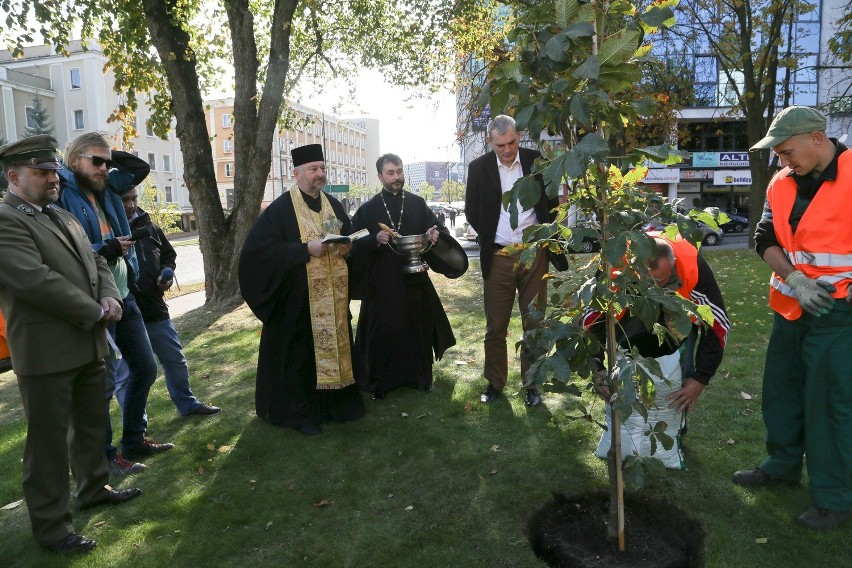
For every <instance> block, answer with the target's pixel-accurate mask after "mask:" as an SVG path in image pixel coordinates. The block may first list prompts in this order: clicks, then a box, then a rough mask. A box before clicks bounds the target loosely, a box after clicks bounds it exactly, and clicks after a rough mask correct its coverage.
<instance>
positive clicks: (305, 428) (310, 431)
mask: <svg viewBox="0 0 852 568" xmlns="http://www.w3.org/2000/svg"><path fill="white" fill-rule="evenodd" d="M295 428H296V430H298V431H299V432H301V433H302V434H304V435H305V436H316V435H318V434H322V428H320V426H319V424H303V425H301V426H297V427H295Z"/></svg>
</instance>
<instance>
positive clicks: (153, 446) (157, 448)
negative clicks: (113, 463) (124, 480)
mask: <svg viewBox="0 0 852 568" xmlns="http://www.w3.org/2000/svg"><path fill="white" fill-rule="evenodd" d="M174 447H175V445H174V444H172V443H171V442H166V443H164V444H160V443H158V442H152V441H151V440H147V439H146V440H145V441H143V442H142V443H141V444H139V445H138V446H134V447H132V448H125V449H124V451H123V452H122V455H124V457H125V459H128V460H135V459H136V458H142V457H145V456H153V455H156V454H162V453H163V452H167V451H169V450H171V449H172V448H174Z"/></svg>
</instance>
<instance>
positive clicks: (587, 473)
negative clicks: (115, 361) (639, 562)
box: [0, 249, 852, 568]
mask: <svg viewBox="0 0 852 568" xmlns="http://www.w3.org/2000/svg"><path fill="white" fill-rule="evenodd" d="M705 250H707V249H705ZM706 254H707V258H708V260H709V261H710V263H711V265H712V266H713V267H714V269H715V271H716V275H717V278H718V279H719V282H720V285H721V286H722V289H723V292H725V298H726V302H727V305H728V310H729V315H730V317H731V320H732V322H733V328H732V330H731V334H730V338H729V343H728V349H727V352H726V357H725V361H724V362H723V364H722V367H721V369H720V371H719V373H718V374H717V376H716V377H715V379H714V381H713V382H712V383H711V386H710V387H709V388H708V389H707V390H705V394H704V395H703V397H702V399H701V401H700V403H699V406H698V408H697V410H696V411H695V413H694V414H693V415H692V419H691V422H690V434H689V436H688V438H687V446H686V460H687V465H688V467H689V469H688V470H687V471H683V472H666V473H665V474H664V475H663V476H661V477H658V478H655V479H652V480H651V481H650V482H649V483H648V484H647V485H646V487H645V488H644V489H643V491H646V492H648V493H650V494H654V495H659V496H663V497H666V498H668V499H670V500H672V501H674V502H676V503H677V504H679V505H681V506H682V507H683V508H685V509H686V510H687V511H689V512H691V514H693V515H694V516H695V517H696V518H698V519H700V520H701V521H703V522H704V524H705V526H706V528H707V531H708V534H709V539H708V547H709V549H708V556H707V557H708V561H709V562H708V565H709V566H713V567H716V566H726V567H740V566H743V567H753V566H773V567H785V566H789V567H800V566H814V567H816V566H848V565H851V564H852V552H850V551H852V525H849V526H846V527H844V528H842V529H840V530H838V531H834V532H831V533H827V534H818V533H812V532H808V531H806V530H805V529H802V528H799V527H798V526H797V525H796V524H795V522H794V519H795V517H796V515H798V514H799V513H801V512H802V511H803V510H805V509H806V508H807V507H808V505H809V502H808V495H807V491H806V486H802V487H800V488H778V489H771V490H757V491H748V490H745V489H743V488H740V487H737V486H734V485H733V484H732V483H731V482H730V476H731V473H732V472H733V471H734V470H736V469H738V468H742V467H753V466H754V465H756V464H757V463H758V462H759V461H760V460H761V459H762V457H763V434H764V432H763V424H762V420H761V415H760V383H761V374H762V369H763V356H764V352H765V346H766V341H767V337H768V332H769V326H770V322H771V316H770V312H769V309H768V307H767V306H766V286H767V284H766V283H767V281H768V275H769V273H768V270H767V269H766V268H765V267H764V265H763V264H762V263H761V262H760V261H759V259H757V257H756V256H755V255H754V254H753V253H750V252H748V251H714V250H708V252H707V253H706ZM433 279H434V280H435V282H436V284H437V285H438V288H439V293H440V294H441V296H442V298H443V300H444V303H445V305H446V307H447V311H448V313H449V315H450V319H451V321H452V323H453V326H454V330H455V333H456V337H457V339H458V341H459V345H458V346H456V347H454V348H453V349H451V350H450V351H449V352H448V353H447V354H446V356H445V358H444V360H443V361H441V362H440V363H438V364H437V365H436V367H435V388H434V390H433V391H432V392H430V393H423V392H419V391H413V390H408V389H406V390H402V391H394V392H392V393H391V394H390V395H389V396H388V398H387V399H386V400H384V401H380V402H374V401H372V400H370V399H369V398H367V400H366V401H365V402H366V404H367V415H366V417H365V418H363V419H362V420H360V421H357V422H354V423H350V424H344V425H329V426H326V427H325V429H324V433H323V434H322V435H321V436H319V437H313V438H308V437H305V436H303V435H301V434H299V433H297V432H295V431H294V430H282V429H278V428H273V427H271V426H269V425H267V424H265V423H263V422H261V421H260V420H258V419H257V418H256V417H255V415H254V366H255V361H256V351H257V344H258V340H259V329H260V327H259V324H258V322H257V321H256V320H255V319H254V318H253V316H252V315H251V313H250V312H249V311H248V310H247V309H246V308H245V307H243V308H240V309H238V310H236V311H234V312H232V313H227V314H221V313H216V312H215V311H210V310H207V309H206V308H201V309H198V310H195V311H194V312H191V313H189V314H187V315H185V316H183V317H182V318H179V319H178V320H177V323H178V327H179V329H180V330H181V334H182V338H183V340H184V345H185V347H186V351H187V355H188V357H189V360H190V364H191V369H192V377H193V378H192V386H193V389H194V391H195V393H196V395H198V396H199V398H201V399H202V400H204V401H208V402H212V403H214V404H217V405H220V406H222V407H223V411H222V412H221V413H220V414H219V415H217V416H214V417H212V418H207V419H196V418H191V419H185V418H181V417H180V416H179V415H178V414H177V412H176V411H175V410H174V407H173V406H172V404H171V401H170V400H169V399H168V395H167V393H166V389H165V386H164V385H163V382H162V379H158V382H157V384H156V385H155V387H154V389H153V391H152V394H151V397H150V401H149V408H148V413H149V426H150V427H149V434H150V436H151V437H152V438H153V439H155V440H161V441H165V440H169V441H173V442H175V444H176V446H177V448H176V449H175V450H173V451H172V452H169V453H168V454H165V455H162V456H158V457H155V458H152V459H150V460H148V462H147V463H148V469H147V471H145V472H144V473H142V474H140V475H136V476H133V477H131V478H129V479H125V480H116V482H115V484H116V486H120V487H127V486H131V485H138V486H139V487H142V489H143V491H144V493H143V495H142V496H141V497H140V498H139V499H137V500H135V501H133V502H132V503H129V504H127V505H123V506H119V507H112V508H103V507H102V508H96V509H93V510H88V511H84V512H76V511H75V513H74V523H75V527H76V528H77V530H78V531H79V532H81V533H83V534H86V535H88V536H91V537H93V538H96V539H97V540H98V543H99V544H98V548H97V549H96V550H95V551H94V552H93V553H92V554H90V555H88V556H86V557H84V558H76V559H71V560H59V559H57V557H55V556H54V555H52V554H50V553H47V552H44V551H42V550H41V549H39V548H38V547H37V546H36V545H35V543H34V541H33V539H32V536H31V534H30V528H29V520H28V518H27V515H26V511H25V508H24V506H23V505H21V506H19V507H17V508H14V509H11V510H2V511H0V566H3V567H8V566H27V567H29V566H56V565H63V566H65V565H67V566H86V567H87V568H89V567H93V568H97V567H102V566H133V567H134V568H142V567H146V566H151V567H159V566H181V565H183V566H202V565H206V566H235V567H237V566H239V567H243V566H276V567H277V566H311V567H314V566H321V567H325V566H328V567H350V566H351V567H355V566H363V567H376V566H382V567H384V566H394V567H396V566H411V567H429V566H434V567H468V566H483V567H486V566H487V567H494V566H512V567H515V566H522V567H523V566H540V565H542V564H541V563H540V562H539V561H538V560H537V559H536V558H535V556H534V555H533V554H532V553H531V551H530V549H529V546H528V544H527V539H526V537H525V534H524V524H525V522H526V519H527V518H528V516H529V515H530V513H531V512H532V511H534V510H535V509H536V508H537V507H539V506H540V505H541V504H542V503H543V502H544V501H546V500H547V499H548V498H549V496H550V494H551V493H552V492H565V493H572V492H576V491H584V490H588V489H604V488H605V487H606V483H607V482H606V473H605V469H604V464H603V463H602V462H601V461H600V460H598V459H596V458H594V456H593V455H592V452H593V450H594V446H595V444H596V442H597V437H598V435H599V431H598V430H596V428H595V427H594V426H593V425H591V424H589V423H586V422H578V421H575V420H572V419H571V418H570V416H569V415H568V413H567V412H566V410H564V408H563V406H564V401H565V398H564V397H563V395H562V394H560V393H559V392H558V389H556V388H550V387H546V388H545V389H544V390H545V396H544V405H543V406H541V407H538V408H533V409H527V408H526V407H525V406H524V404H523V400H522V397H520V396H517V391H514V392H509V390H510V389H507V394H508V396H506V397H503V398H501V399H498V401H497V402H496V403H494V404H493V405H490V406H486V405H482V404H480V403H479V401H478V399H479V393H480V392H481V391H482V390H483V388H484V385H485V383H484V380H482V379H481V377H480V374H481V366H482V344H481V342H482V337H483V334H484V322H483V317H482V293H481V279H480V275H479V264H478V262H473V263H472V265H471V270H470V271H469V272H468V274H466V275H465V276H464V277H463V278H461V279H459V280H457V281H449V280H446V279H444V278H443V277H440V276H433ZM353 311H354V310H353ZM519 333H520V330H519V329H518V328H517V327H516V328H515V329H513V330H512V336H513V337H517V336H518V335H519ZM46 348H49V346H46ZM509 380H510V384H518V382H519V376H518V371H517V364H515V366H514V370H513V371H512V373H511V375H510V377H509ZM596 406H597V411H599V412H602V410H603V409H602V407H601V406H600V404H599V403H596ZM114 423H115V424H118V418H117V409H114ZM24 433H25V424H24V419H23V412H22V408H21V403H20V398H19V395H18V390H17V385H16V383H15V380H14V376H13V375H12V374H11V373H6V374H3V375H0V471H2V472H3V473H4V475H3V476H2V477H0V506H2V505H5V504H7V503H11V502H15V501H18V500H20V499H21V471H20V470H21V463H20V462H21V456H22V453H23V442H24ZM627 514H628V515H629V514H630V511H629V509H628V511H627ZM601 530H604V529H603V527H602V528H601ZM762 539H765V542H762Z"/></svg>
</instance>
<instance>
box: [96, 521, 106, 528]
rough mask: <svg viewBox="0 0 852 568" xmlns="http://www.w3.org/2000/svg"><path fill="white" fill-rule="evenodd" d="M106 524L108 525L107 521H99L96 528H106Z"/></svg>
mask: <svg viewBox="0 0 852 568" xmlns="http://www.w3.org/2000/svg"><path fill="white" fill-rule="evenodd" d="M105 524H106V521H98V522H97V523H95V526H96V527H102V526H104V525H105Z"/></svg>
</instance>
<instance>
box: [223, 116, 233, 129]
mask: <svg viewBox="0 0 852 568" xmlns="http://www.w3.org/2000/svg"><path fill="white" fill-rule="evenodd" d="M230 127H231V115H230V114H223V115H222V128H230Z"/></svg>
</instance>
